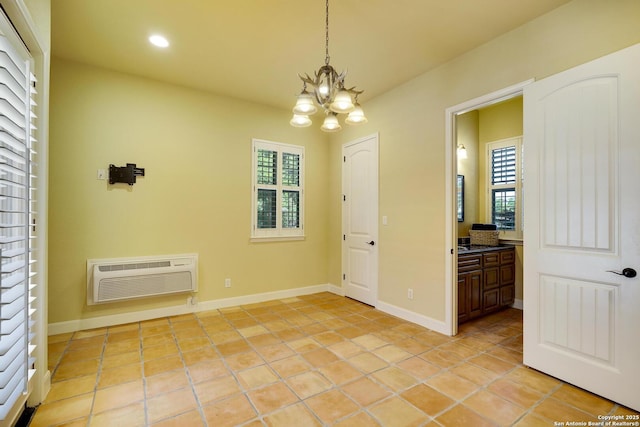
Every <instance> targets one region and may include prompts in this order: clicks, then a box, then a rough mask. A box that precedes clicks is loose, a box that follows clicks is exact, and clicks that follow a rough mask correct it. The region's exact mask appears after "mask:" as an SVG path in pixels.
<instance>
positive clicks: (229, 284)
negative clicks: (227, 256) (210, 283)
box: [224, 278, 231, 288]
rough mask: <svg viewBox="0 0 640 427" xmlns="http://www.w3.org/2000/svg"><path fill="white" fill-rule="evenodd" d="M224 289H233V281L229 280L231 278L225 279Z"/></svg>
mask: <svg viewBox="0 0 640 427" xmlns="http://www.w3.org/2000/svg"><path fill="white" fill-rule="evenodd" d="M224 287H225V288H230V287H231V279H229V278H226V279H224Z"/></svg>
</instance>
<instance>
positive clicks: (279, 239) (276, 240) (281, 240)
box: [249, 236, 305, 243]
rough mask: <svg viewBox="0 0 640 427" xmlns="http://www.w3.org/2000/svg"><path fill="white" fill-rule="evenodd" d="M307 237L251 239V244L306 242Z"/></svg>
mask: <svg viewBox="0 0 640 427" xmlns="http://www.w3.org/2000/svg"><path fill="white" fill-rule="evenodd" d="M304 239H305V236H282V237H275V236H269V237H251V238H250V239H249V242H251V243H268V242H290V241H299V240H304Z"/></svg>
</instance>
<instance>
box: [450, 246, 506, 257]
mask: <svg viewBox="0 0 640 427" xmlns="http://www.w3.org/2000/svg"><path fill="white" fill-rule="evenodd" d="M512 247H513V245H504V244H503V245H500V246H486V245H465V246H462V245H458V254H460V255H462V254H476V253H480V252H493V251H499V250H501V249H505V248H512Z"/></svg>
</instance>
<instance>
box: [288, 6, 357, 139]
mask: <svg viewBox="0 0 640 427" xmlns="http://www.w3.org/2000/svg"><path fill="white" fill-rule="evenodd" d="M325 34H326V45H325V46H326V56H325V64H324V65H323V66H322V67H320V69H319V70H318V71H316V72H315V74H314V77H313V78H311V77H310V76H309V75H308V74H305V75H304V76H302V75H300V74H298V77H300V79H301V80H302V85H303V86H302V92H300V94H299V95H298V98H297V100H296V105H295V106H294V107H293V118H292V119H291V121H290V122H289V123H290V124H291V126H295V127H307V126H310V125H311V118H310V117H309V116H310V115H312V114H315V113H316V112H317V111H318V109H319V108H318V107H320V108H322V110H323V111H324V113H325V120H324V123H323V124H322V127H321V128H320V129H322V130H323V131H325V132H336V131H339V130H340V129H341V126H340V123H339V121H338V114H348V116H347V118H346V119H345V123H347V124H350V125H354V124H360V123H366V122H367V118H366V117H365V115H364V112H363V111H362V107H361V106H360V104H359V103H358V95H360V94H361V93H362V91H358V90H355V87H352V88H346V87H345V86H344V79H345V76H346V74H347V73H346V71H344V72H342V73H340V74H338V72H336V70H335V69H334V68H333V67H332V66H331V65H330V64H329V0H326V25H325ZM307 87H309V88H310V91H308V90H307ZM316 105H317V106H316Z"/></svg>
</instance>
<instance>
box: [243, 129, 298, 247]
mask: <svg viewBox="0 0 640 427" xmlns="http://www.w3.org/2000/svg"><path fill="white" fill-rule="evenodd" d="M258 149H267V150H271V151H277V152H278V159H279V162H278V182H277V184H276V185H275V186H273V188H274V189H277V199H276V204H277V206H278V210H277V219H276V228H273V229H259V228H258V212H257V202H258V188H259V186H258V184H257V173H256V172H257V152H258ZM283 152H285V153H293V154H299V155H300V186H299V189H300V206H299V210H300V227H299V228H282V209H281V206H282V203H281V200H282V190H283V189H286V187H283V186H282V182H281V181H282V180H281V172H282V169H281V165H282V162H281V159H282V153H283ZM251 159H252V160H251V238H250V241H251V242H274V241H289V240H304V238H305V235H304V170H305V167H304V147H303V146H299V145H292V144H284V143H281V142H273V141H267V140H263V139H255V138H254V139H253V140H252V146H251Z"/></svg>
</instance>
